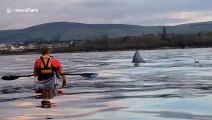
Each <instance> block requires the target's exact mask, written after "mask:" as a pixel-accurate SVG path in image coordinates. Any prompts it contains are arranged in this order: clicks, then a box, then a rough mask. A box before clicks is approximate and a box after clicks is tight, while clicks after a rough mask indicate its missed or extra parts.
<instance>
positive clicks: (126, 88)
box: [0, 49, 212, 120]
mask: <svg viewBox="0 0 212 120" xmlns="http://www.w3.org/2000/svg"><path fill="white" fill-rule="evenodd" d="M133 53H134V51H117V52H91V53H65V54H53V56H55V57H56V58H59V59H60V60H61V63H62V64H63V66H64V69H65V71H67V72H73V73H74V72H97V73H99V76H98V77H97V78H95V79H88V78H83V77H80V76H67V78H68V84H67V88H65V89H64V93H65V94H64V95H63V96H59V97H56V98H55V99H54V102H55V103H56V105H57V106H56V107H54V108H52V109H41V108H36V106H37V105H40V101H39V100H36V99H34V95H35V94H34V90H33V77H30V78H20V79H17V80H15V81H3V80H1V81H0V94H1V96H0V102H1V103H2V104H0V107H1V108H3V109H1V110H0V118H1V119H2V120H4V119H11V118H15V119H32V120H37V119H92V120H93V119H94V120H95V119H98V120H104V119H115V120H117V119H120V120H122V119H126V120H131V119H157V120H166V119H167V120H168V119H191V120H196V119H202V120H209V119H211V116H210V114H211V111H212V106H211V100H212V97H211V93H212V81H211V77H210V75H211V74H210V73H211V71H212V61H211V59H212V57H211V56H212V49H183V50H180V49H179V50H178V49H175V50H150V51H142V57H143V58H144V59H145V60H146V62H147V63H145V64H140V65H139V67H134V65H133V64H132V63H131V60H132V57H133ZM39 56H40V55H38V54H36V55H18V56H1V57H0V61H1V62H0V65H1V66H2V69H1V70H0V75H5V74H8V72H9V73H10V74H11V73H12V74H14V73H16V74H32V73H31V72H32V68H33V64H34V60H35V59H36V58H37V57H39ZM13 57H15V58H18V59H17V60H15V59H12V58H13ZM195 58H198V61H199V63H198V65H196V63H195V62H194V61H195ZM3 113H7V114H8V115H5V114H3ZM23 113H24V115H23ZM179 116H180V117H179Z"/></svg>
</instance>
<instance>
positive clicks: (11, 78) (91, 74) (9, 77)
mask: <svg viewBox="0 0 212 120" xmlns="http://www.w3.org/2000/svg"><path fill="white" fill-rule="evenodd" d="M61 75H80V76H82V77H91V78H94V77H96V76H98V73H64V74H61ZM31 76H34V75H17V76H16V75H9V76H2V77H1V79H2V80H16V79H18V78H20V77H31Z"/></svg>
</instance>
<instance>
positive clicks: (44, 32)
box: [0, 21, 212, 43]
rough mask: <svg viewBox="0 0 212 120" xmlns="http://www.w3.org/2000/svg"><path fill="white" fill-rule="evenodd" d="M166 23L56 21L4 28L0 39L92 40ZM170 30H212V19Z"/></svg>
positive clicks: (131, 33)
mask: <svg viewBox="0 0 212 120" xmlns="http://www.w3.org/2000/svg"><path fill="white" fill-rule="evenodd" d="M162 28H163V26H138V25H126V24H82V23H72V22H53V23H46V24H41V25H36V26H32V27H28V28H25V29H18V30H1V31H0V42H3V43H11V42H20V41H36V40H49V41H51V40H71V39H89V38H96V37H99V36H101V35H108V37H123V36H141V35H143V34H157V33H158V32H160V33H161V32H162ZM167 31H169V32H173V33H175V34H186V33H198V32H209V31H212V22H211V21H210V22H201V23H190V24H182V25H176V26H167Z"/></svg>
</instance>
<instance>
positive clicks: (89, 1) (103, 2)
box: [0, 0, 212, 29]
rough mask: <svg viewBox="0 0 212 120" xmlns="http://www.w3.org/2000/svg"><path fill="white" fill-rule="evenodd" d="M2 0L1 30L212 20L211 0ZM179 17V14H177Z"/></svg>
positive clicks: (162, 23)
mask: <svg viewBox="0 0 212 120" xmlns="http://www.w3.org/2000/svg"><path fill="white" fill-rule="evenodd" d="M21 1H22V2H20V1H12V0H2V1H1V2H0V11H1V12H0V18H1V19H0V29H18V28H25V27H29V26H32V25H37V24H42V23H48V22H55V21H68V22H81V23H101V24H102V23H114V24H115V23H118V24H136V25H175V24H180V23H187V22H199V21H210V20H212V14H210V13H211V11H212V8H211V6H212V1H211V0H176V1H173V0H65V1H61V0H34V1H29V0H21ZM7 7H11V8H28V7H30V8H37V9H39V13H36V14H35V13H28V14H26V13H13V14H7V13H6V9H7ZM176 16H177V17H176Z"/></svg>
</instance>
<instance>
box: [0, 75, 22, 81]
mask: <svg viewBox="0 0 212 120" xmlns="http://www.w3.org/2000/svg"><path fill="white" fill-rule="evenodd" d="M18 78H19V76H2V77H1V79H2V80H16V79H18Z"/></svg>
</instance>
